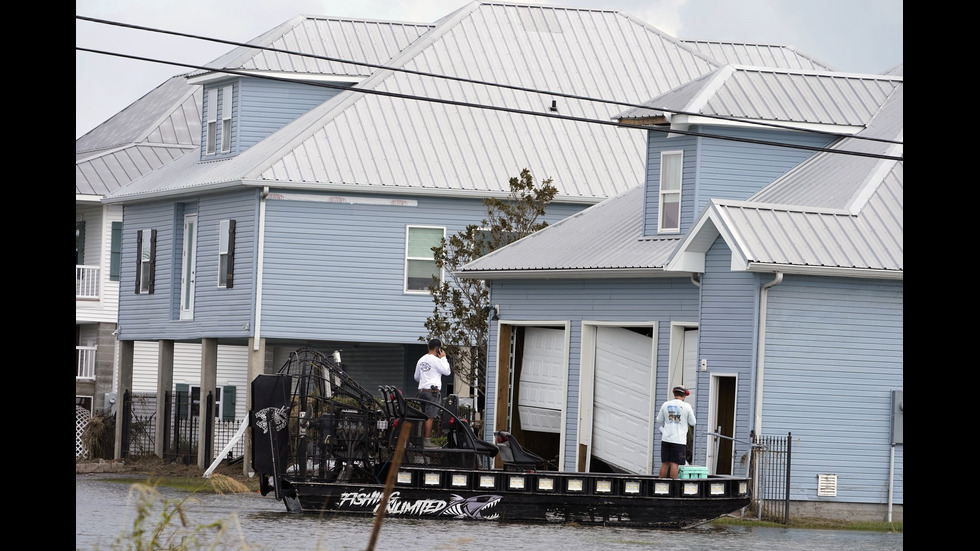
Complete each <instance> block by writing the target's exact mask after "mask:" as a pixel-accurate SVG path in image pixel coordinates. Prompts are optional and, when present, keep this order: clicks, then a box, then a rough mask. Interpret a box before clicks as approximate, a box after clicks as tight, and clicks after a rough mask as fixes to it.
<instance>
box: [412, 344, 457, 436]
mask: <svg viewBox="0 0 980 551" xmlns="http://www.w3.org/2000/svg"><path fill="white" fill-rule="evenodd" d="M451 373H452V371H451V370H450V369H449V360H447V359H446V351H445V350H443V349H442V342H441V341H440V340H439V339H430V340H429V352H428V354H426V355H425V356H422V357H421V358H419V361H418V363H416V364H415V380H416V381H418V383H419V391H418V394H416V395H415V397H416V398H418V399H420V400H425V401H426V402H428V403H423V406H425V407H424V408H423V411H424V412H425V416H426V417H428V419H426V420H425V430H424V434H425V447H427V448H431V447H432V419H433V418H434V417H435V416H436V415H438V414H439V408H438V407H436V404H438V403H440V402H442V376H443V375H449V374H451Z"/></svg>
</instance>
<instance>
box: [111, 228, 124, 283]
mask: <svg viewBox="0 0 980 551" xmlns="http://www.w3.org/2000/svg"><path fill="white" fill-rule="evenodd" d="M110 233H111V237H110V245H109V280H110V281H119V272H120V270H121V269H122V222H113V223H112V230H111V232H110Z"/></svg>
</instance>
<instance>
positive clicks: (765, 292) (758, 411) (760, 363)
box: [753, 272, 783, 436]
mask: <svg viewBox="0 0 980 551" xmlns="http://www.w3.org/2000/svg"><path fill="white" fill-rule="evenodd" d="M782 282H783V273H782V272H776V277H775V278H774V279H773V280H772V281H770V282H769V283H766V284H764V285H763V286H762V293H761V295H760V297H759V339H758V342H759V346H758V349H757V351H756V359H755V364H756V368H755V422H754V423H753V426H754V428H755V434H756V436H762V387H763V384H762V383H763V376H762V375H763V372H764V371H765V366H766V360H765V357H766V308H767V304H768V303H769V289H770V288H772V287H775V286H776V285H779V284H780V283H782Z"/></svg>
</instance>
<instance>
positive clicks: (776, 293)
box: [762, 276, 904, 503]
mask: <svg viewBox="0 0 980 551" xmlns="http://www.w3.org/2000/svg"><path fill="white" fill-rule="evenodd" d="M903 292H904V284H903V282H901V281H876V280H864V279H843V278H829V277H823V278H820V277H803V276H787V277H786V278H785V279H784V281H783V283H782V284H780V285H777V286H776V287H773V288H772V290H771V291H770V294H769V313H768V319H767V326H766V343H767V346H766V358H765V389H764V391H763V422H762V427H763V430H764V432H765V434H768V435H774V436H778V435H785V434H786V433H792V434H793V471H792V473H793V477H792V479H793V480H792V487H791V498H792V499H801V500H803V499H805V500H816V499H820V500H835V501H844V502H859V503H884V502H885V500H886V498H887V494H888V472H889V457H890V447H891V446H890V444H891V443H890V435H891V417H890V415H891V391H892V390H894V389H901V388H903V371H904V366H903V354H904V345H903V342H904V341H903V321H902V320H903V314H902V312H903V305H904V295H903ZM903 450H904V446H896V450H895V469H896V472H895V476H894V484H895V485H894V495H893V498H894V500H895V503H902V487H903V485H902V464H903V461H902V459H903ZM818 474H836V475H837V484H838V492H837V497H836V498H826V497H820V498H817V495H816V492H817V475H818Z"/></svg>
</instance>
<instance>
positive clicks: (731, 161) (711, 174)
mask: <svg viewBox="0 0 980 551" xmlns="http://www.w3.org/2000/svg"><path fill="white" fill-rule="evenodd" d="M691 130H692V131H705V132H708V133H711V134H713V135H720V136H734V137H739V138H745V139H750V140H766V141H778V142H782V143H789V144H794V145H806V146H812V147H823V146H825V145H827V144H828V143H830V141H831V140H830V139H829V138H827V137H826V136H821V135H809V134H802V133H797V132H786V131H780V130H763V129H746V128H720V127H711V128H708V129H705V128H703V127H692V128H691ZM678 150H680V151H683V152H684V168H683V175H682V184H681V232H682V233H685V232H687V231H690V229H691V227H692V226H693V225H694V221H695V220H696V219H697V217H698V216H699V215H700V214H701V212H703V211H704V208H705V206H706V205H707V204H708V201H710V200H711V199H738V200H741V199H748V198H749V197H750V196H751V195H752V194H754V193H755V192H757V191H759V190H760V189H762V188H763V187H764V186H766V185H767V184H769V183H771V182H772V181H773V180H775V179H776V178H778V177H780V176H782V175H783V174H785V173H786V172H788V171H789V170H790V169H791V168H793V167H795V166H796V165H798V164H799V163H801V162H802V161H803V160H804V159H806V158H808V157H810V156H811V155H813V151H808V150H805V149H794V148H788V147H774V146H770V145H763V144H756V143H750V142H739V141H729V140H720V139H714V138H704V137H694V136H675V137H672V138H668V137H667V134H666V133H665V132H650V133H649V137H648V139H647V176H646V183H647V185H646V192H645V196H644V200H645V202H646V206H645V214H644V225H643V233H644V234H645V235H656V233H657V226H658V216H659V214H660V213H659V198H660V195H659V194H660V153H661V152H663V151H678Z"/></svg>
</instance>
